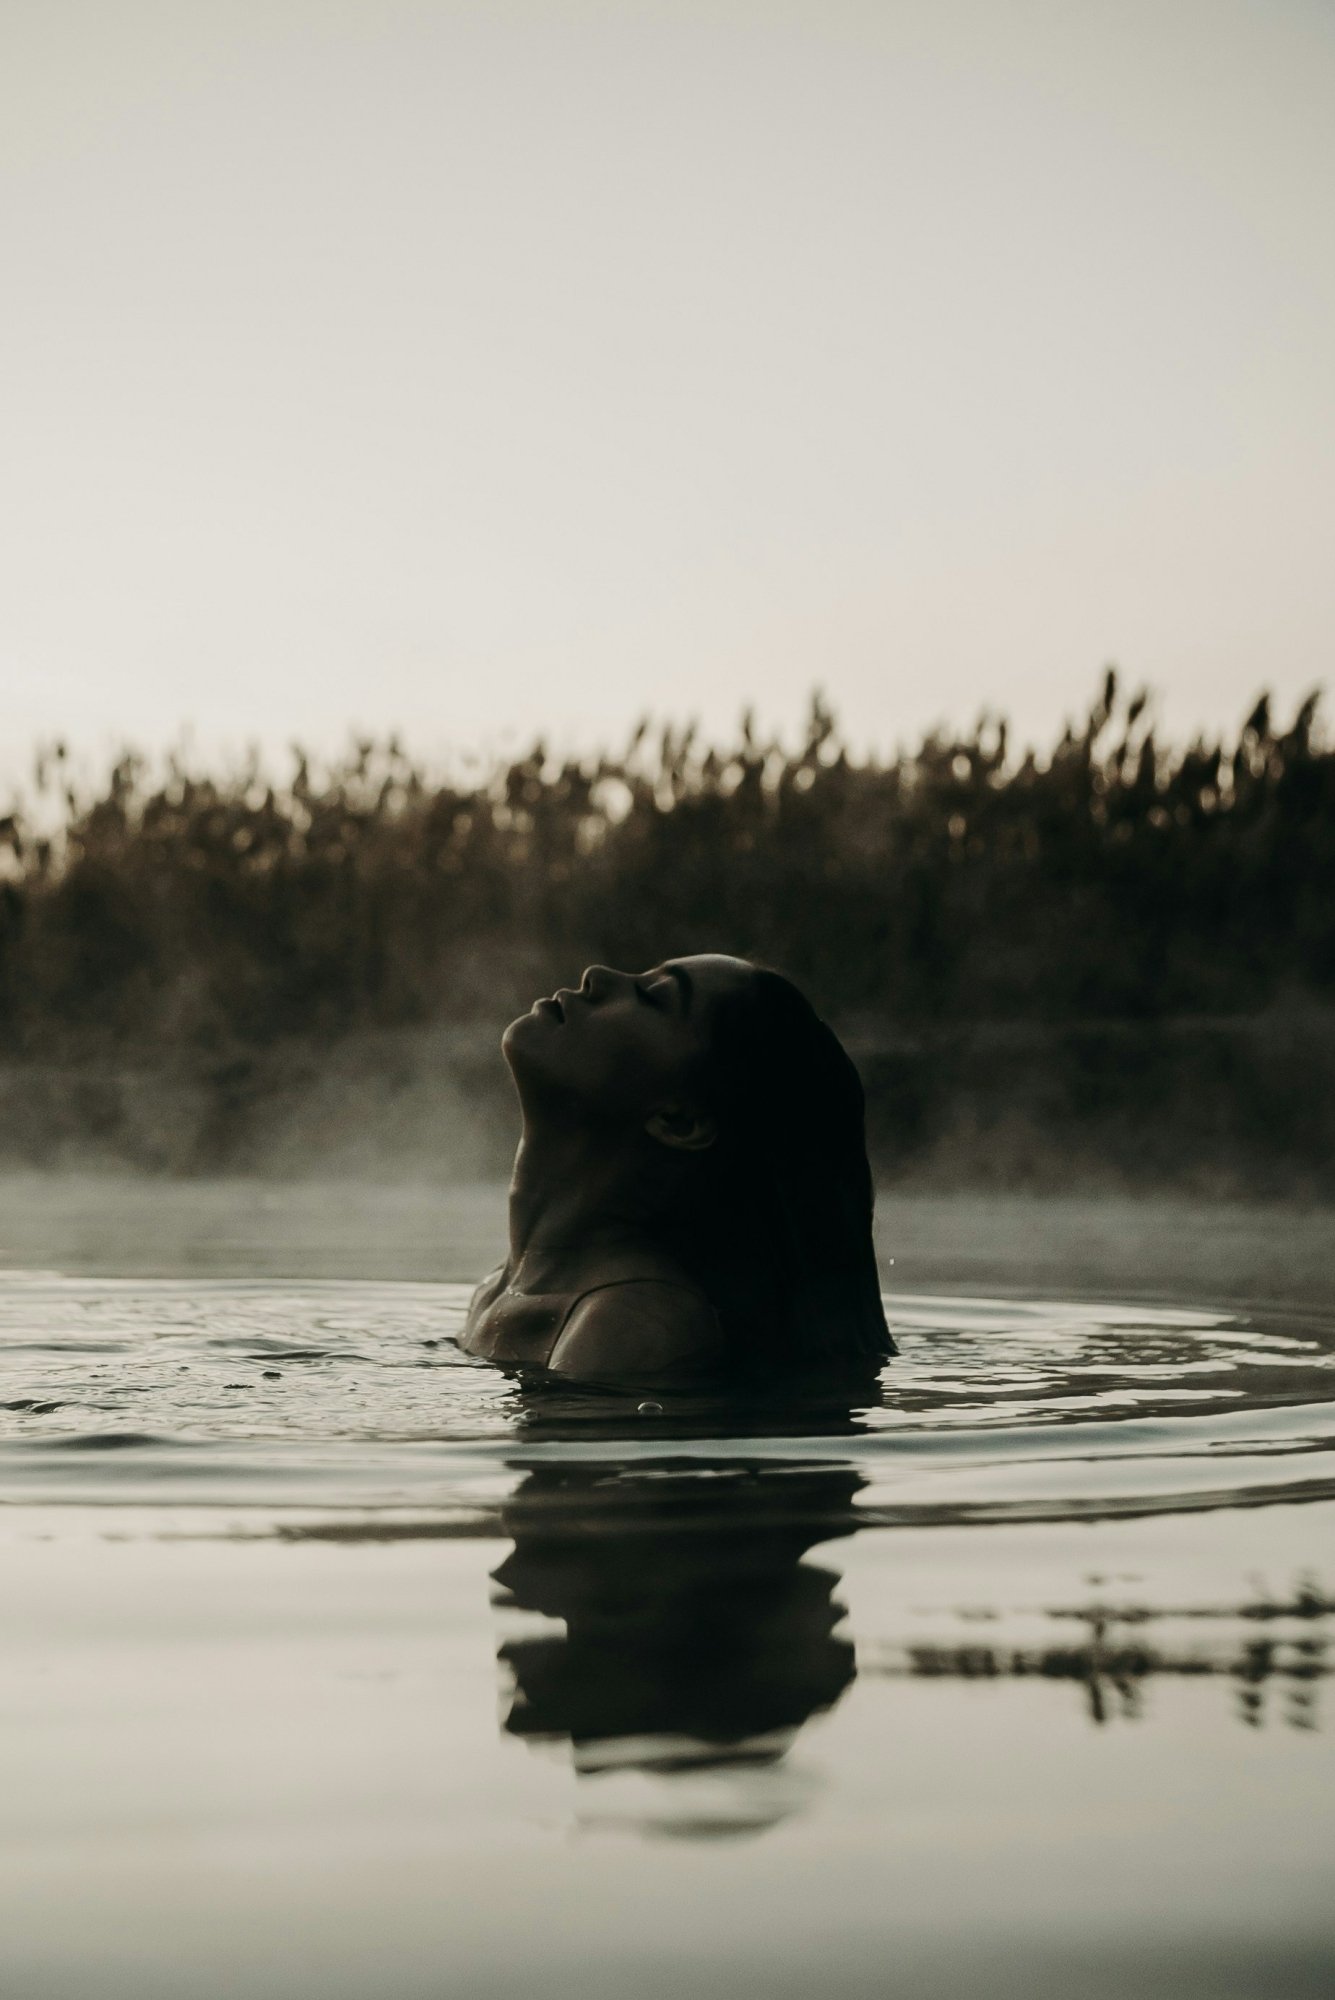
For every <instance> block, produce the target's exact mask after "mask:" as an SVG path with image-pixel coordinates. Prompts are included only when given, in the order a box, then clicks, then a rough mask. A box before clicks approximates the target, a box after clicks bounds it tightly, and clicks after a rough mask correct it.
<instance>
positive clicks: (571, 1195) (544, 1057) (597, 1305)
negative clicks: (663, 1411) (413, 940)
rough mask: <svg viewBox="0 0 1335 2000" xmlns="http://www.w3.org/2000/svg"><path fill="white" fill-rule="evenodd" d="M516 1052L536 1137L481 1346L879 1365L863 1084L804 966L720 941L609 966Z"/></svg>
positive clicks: (522, 1169) (468, 1332)
mask: <svg viewBox="0 0 1335 2000" xmlns="http://www.w3.org/2000/svg"><path fill="white" fill-rule="evenodd" d="M501 1046H502V1049H503V1051H504V1053H505V1057H506V1060H507V1061H508V1063H509V1065H510V1069H511V1072H512V1074H513V1076H514V1080H515V1085H516V1088H517V1090H518V1093H519V1101H520V1106H521V1109H522V1112H523V1135H522V1137H521V1139H520V1142H519V1151H518V1154H517V1156H516V1160H515V1170H514V1179H513V1181H512V1183H511V1188H510V1256H509V1258H508V1260H507V1262H506V1264H505V1265H504V1267H503V1268H502V1269H501V1270H500V1271H497V1272H495V1273H494V1274H493V1275H492V1276H491V1277H490V1278H488V1279H487V1280H485V1281H484V1283H483V1284H482V1285H481V1286H480V1287H479V1289H478V1291H477V1293H476V1294H475V1296H474V1299H473V1302H472V1305H471V1307H470V1309H469V1314H468V1321H467V1325H466V1328H465V1331H464V1334H463V1336H462V1344H463V1346H464V1347H465V1348H466V1349H467V1350H468V1351H469V1352H470V1353H472V1354H478V1355H482V1356H484V1357H486V1358H487V1359H488V1360H492V1361H496V1362H499V1363H502V1364H503V1365H509V1366H514V1367H537V1368H546V1369H549V1370H551V1371H552V1372H554V1373H555V1374H558V1375H561V1376H565V1377H569V1378H574V1379H577V1380H586V1381H595V1382H610V1383H618V1382H633V1381H640V1382H648V1381H674V1380H675V1381H679V1382H683V1383H686V1382H692V1381H699V1380H701V1379H704V1378H709V1377H714V1378H718V1377H720V1376H725V1375H729V1376H734V1377H735V1376H737V1375H741V1376H743V1377H750V1378H751V1379H752V1380H757V1381H767V1380H773V1379H774V1378H775V1377H779V1376H783V1375H785V1374H792V1373H794V1372H799V1373H806V1372H813V1371H824V1372H829V1371H831V1370H833V1371H837V1372H841V1373H842V1374H844V1375H845V1376H861V1377H862V1378H864V1379H868V1380H869V1379H870V1378H871V1377H872V1376H873V1375H874V1374H875V1371H876V1369H877V1368H878V1367H879V1366H880V1364H881V1362H882V1361H883V1360H884V1359H885V1357H886V1356H887V1355H889V1354H891V1353H893V1352H894V1346H893V1342H892V1341H891V1339H890V1335H889V1333H888V1331H887V1329H886V1324H885V1315H884V1313H883V1311H882V1309H881V1300H880V1291H879V1286H878V1283H877V1273H876V1259H875V1255H874V1252H873V1249H872V1236H871V1220H872V1185H871V1175H870V1172H869V1170H868V1167H867V1155H866V1146H865V1141H864V1136H863V1104H862V1087H861V1085H860V1083H859V1082H858V1077H857V1072H856V1070H855V1069H854V1068H853V1065H852V1063H851V1062H850V1060H849V1058H848V1056H847V1055H846V1054H845V1052H844V1050H843V1048H842V1047H841V1046H840V1043H839V1041H838V1039H837V1038H836V1036H835V1035H834V1034H833V1032H832V1031H831V1030H830V1029H829V1028H828V1027H827V1026H826V1025H825V1023H824V1022H823V1021H822V1020H820V1018H819V1017H818V1016H817V1014H816V1013H815V1012H814V1010H813V1009H812V1007H811V1006H810V1004H809V1002H808V1001H807V1000H806V999H805V998H804V997H803V996H802V994H801V993H799V992H798V990H797V988H796V987H795V986H793V985H792V984H791V983H790V981H788V980H787V979H784V978H783V977H782V976H781V975H780V974H778V973H776V972H770V971H765V970H762V969H760V968H758V967H756V966H753V965H750V964H748V963H747V962H746V961H745V960H743V959H737V958H723V957H716V956H708V957H699V958H680V959H669V960H666V961H665V962H664V963H663V964H662V965H660V966H659V967H657V968H656V969H655V970H654V971H652V972H647V973H642V974H640V975H638V976H633V975H632V974H630V973H626V972H613V971H611V970H610V969H609V968H608V967H606V966H600V965H595V966H591V967H590V968H589V970H588V971H587V972H586V973H585V974H584V977H583V979H582V981H581V982H580V984H579V986H578V988H576V989H574V990H571V989H569V988H563V989H562V990H561V991H560V992H558V993H557V994H556V996H555V998H553V999H550V1000H539V1001H538V1002H537V1003H536V1004H535V1006H534V1007H533V1009H532V1011H531V1012H530V1013H528V1014H525V1015H523V1016H521V1018H520V1019H519V1020H517V1021H514V1022H512V1023H511V1024H510V1026H509V1028H507V1030H506V1032H505V1036H504V1039H503V1041H502V1044H501Z"/></svg>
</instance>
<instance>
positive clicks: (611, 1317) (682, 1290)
mask: <svg viewBox="0 0 1335 2000" xmlns="http://www.w3.org/2000/svg"><path fill="white" fill-rule="evenodd" d="M722 1355H723V1333H722V1329H721V1327H720V1326H719V1320H718V1314H717V1313H716V1312H715V1311H714V1308H713V1307H712V1306H711V1305H710V1303H709V1301H708V1299H706V1298H705V1296H704V1294H703V1293H702V1292H699V1291H697V1290H696V1288H695V1287H694V1286H693V1285H691V1284H688V1283H686V1282H685V1280H680V1281H678V1280H673V1279H670V1278H659V1277H637V1278H622V1279H619V1280H613V1281H611V1282H610V1283H607V1284H604V1285H601V1286H599V1287H598V1288H597V1289H596V1290H594V1291H590V1292H589V1293H587V1294H586V1296H585V1297H584V1298H582V1299H581V1300H580V1301H579V1303H578V1305H576V1307H575V1308H574V1310H573V1311H572V1313H571V1315H570V1317H569V1319H568V1320H567V1321H566V1323H565V1326H564V1327H563V1329H562V1331H561V1335H560V1338H559V1339H558V1340H557V1342H556V1345H555V1346H554V1347H553V1349H552V1352H551V1355H550V1358H549V1360H548V1363H547V1366H548V1367H549V1368H550V1370H551V1371H552V1373H553V1374H555V1375H567V1376H570V1377H571V1378H572V1379H576V1380H584V1381H600V1382H610V1381H623V1380H627V1379H633V1380H636V1381H645V1380H651V1379H655V1378H657V1377H660V1376H664V1375H682V1374H692V1373H697V1372H700V1371H702V1370H707V1369H708V1368H710V1367H711V1366H712V1365H715V1364H717V1363H718V1362H719V1361H720V1360H721V1359H722Z"/></svg>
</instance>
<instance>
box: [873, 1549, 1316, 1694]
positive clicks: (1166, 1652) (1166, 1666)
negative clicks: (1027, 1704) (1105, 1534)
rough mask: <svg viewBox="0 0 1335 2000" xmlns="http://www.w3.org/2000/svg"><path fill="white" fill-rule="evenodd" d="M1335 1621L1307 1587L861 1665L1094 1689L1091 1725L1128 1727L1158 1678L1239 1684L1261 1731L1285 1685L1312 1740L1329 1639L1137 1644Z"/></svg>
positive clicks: (1097, 1610) (1110, 1612) (930, 1648)
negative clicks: (1180, 1626) (1259, 1624)
mask: <svg viewBox="0 0 1335 2000" xmlns="http://www.w3.org/2000/svg"><path fill="white" fill-rule="evenodd" d="M973 1615H975V1616H976V1615H977V1614H973ZM1332 1615H1335V1600H1332V1599H1331V1598H1329V1597H1327V1596H1325V1595H1324V1594H1323V1593H1322V1592H1321V1591H1320V1590H1318V1589H1317V1588H1316V1587H1315V1586H1314V1585H1313V1584H1311V1583H1307V1582H1304V1583H1302V1584H1300V1585H1299V1586H1298V1587H1297V1589H1296V1590H1295V1592H1294V1595H1293V1597H1292V1598H1291V1599H1289V1600H1273V1599H1266V1600H1264V1601H1262V1602H1259V1603H1251V1604H1241V1605H1235V1606H1204V1607H1203V1606H1199V1605H1197V1606H1190V1607H1186V1608H1178V1609H1165V1608H1154V1609H1151V1608H1149V1607H1147V1606H1140V1605H1130V1606H1123V1607H1117V1608H1114V1607H1111V1606H1108V1605H1101V1604H1089V1605H1082V1606H1074V1607H1060V1608H1052V1609H1049V1610H1048V1611H1047V1612H1045V1613H1044V1616H1045V1617H1048V1618H1052V1619H1065V1620H1072V1621H1074V1622H1076V1623H1078V1624H1081V1625H1083V1626H1084V1627H1085V1628H1086V1635H1087V1636H1086V1637H1085V1639H1084V1641H1083V1642H1082V1643H1076V1644H1064V1645H1046V1646H1044V1645H1039V1646H999V1645H980V1644H977V1643H973V1644H968V1645H951V1644H945V1645H937V1644H928V1645H923V1644H909V1645H905V1646H904V1647H902V1648H896V1649H892V1650H887V1651H885V1652H884V1653H883V1654H882V1655H881V1656H880V1658H879V1659H877V1658H875V1657H868V1652H867V1650H866V1649H863V1650H862V1651H861V1652H860V1656H859V1657H860V1666H861V1669H862V1671H863V1672H864V1673H869V1674H876V1675H879V1676H881V1677H882V1678H886V1679H938V1678H944V1679H951V1680H967V1681H987V1680H1026V1679H1042V1680H1052V1681H1076V1682H1079V1683H1080V1685H1081V1686H1082V1687H1083V1688H1084V1689H1085V1694H1086V1700H1087V1703H1088V1710H1089V1715H1090V1719H1091V1721H1093V1722H1097V1723H1103V1722H1107V1721H1109V1720H1110V1719H1111V1718H1112V1717H1113V1716H1114V1715H1120V1716H1122V1717H1124V1718H1126V1719H1134V1718H1136V1717H1137V1716H1139V1715H1140V1714H1141V1713H1142V1712H1143V1702H1142V1694H1143V1689H1144V1685H1145V1683H1146V1682H1147V1681H1149V1680H1151V1679H1154V1678H1156V1677H1160V1678H1162V1677H1176V1678H1182V1679H1195V1678H1210V1677H1214V1678H1223V1679H1227V1680H1231V1681H1233V1682H1234V1683H1236V1686H1237V1694H1238V1709H1237V1713H1238V1716H1239V1719H1240V1720H1241V1721H1243V1722H1244V1723H1246V1724H1247V1725H1248V1726H1249V1727H1252V1728H1257V1727H1259V1726H1260V1725H1261V1724H1262V1723H1263V1722H1264V1720H1265V1717H1266V1697H1267V1691H1268V1690H1269V1689H1270V1688H1271V1687H1272V1686H1274V1685H1277V1686H1279V1687H1282V1688H1283V1690H1284V1703H1283V1708H1282V1710H1281V1713H1282V1715H1283V1719H1284V1721H1285V1722H1286V1723H1287V1724H1288V1726H1289V1727H1290V1728H1293V1729H1303V1730H1311V1729H1316V1728H1317V1727H1318V1726H1319V1718H1318V1713H1317V1706H1316V1683H1317V1682H1319V1681H1321V1680H1325V1679H1327V1678H1329V1676H1330V1675H1331V1674H1332V1673H1335V1661H1332V1660H1331V1658H1330V1654H1329V1647H1328V1641H1327V1636H1326V1633H1325V1631H1324V1630H1322V1629H1316V1630H1312V1629H1308V1630H1299V1631H1297V1632H1280V1633H1275V1634H1272V1635H1269V1636H1266V1637H1264V1638H1243V1637H1234V1638H1233V1639H1231V1640H1230V1641H1228V1642H1225V1643H1223V1644H1215V1645H1210V1644H1209V1643H1208V1642H1207V1643H1203V1644H1200V1645H1197V1646H1194V1647H1190V1648H1188V1647H1178V1648H1174V1647H1172V1646H1168V1645H1155V1644H1152V1643H1151V1642H1150V1641H1149V1640H1148V1639H1142V1638H1138V1637H1132V1636H1131V1635H1132V1632H1133V1631H1134V1630H1135V1628H1137V1627H1143V1626H1146V1625H1150V1624H1154V1623H1156V1622H1159V1621H1164V1620H1173V1621H1180V1620H1190V1621H1204V1622H1206V1623H1210V1622H1223V1621H1227V1622H1229V1623H1236V1622H1239V1621H1247V1620H1251V1621H1264V1622H1271V1621H1282V1622H1292V1623H1295V1624H1297V1625H1298V1626H1299V1627H1303V1626H1306V1627H1308V1628H1311V1627H1313V1626H1315V1627H1317V1628H1320V1627H1321V1626H1322V1625H1323V1624H1324V1621H1325V1620H1326V1619H1327V1618H1329V1617H1331V1616H1332Z"/></svg>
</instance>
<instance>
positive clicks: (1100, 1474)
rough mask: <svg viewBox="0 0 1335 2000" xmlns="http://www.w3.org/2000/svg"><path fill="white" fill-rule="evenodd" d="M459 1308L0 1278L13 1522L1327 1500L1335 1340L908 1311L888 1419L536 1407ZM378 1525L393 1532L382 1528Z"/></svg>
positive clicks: (385, 1297) (0, 1427)
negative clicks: (750, 1497)
mask: <svg viewBox="0 0 1335 2000" xmlns="http://www.w3.org/2000/svg"><path fill="white" fill-rule="evenodd" d="M467 1298H468V1287H466V1286H462V1285H445V1284H404V1283H386V1282H377V1283H345V1282H318V1283H316V1282H303V1283H286V1284H280V1283H274V1282H267V1281H266V1282H253V1283H222V1282H216V1281H215V1282H190V1283H186V1282H182V1281H180V1280H160V1281H138V1280H106V1279H100V1280H91V1279H77V1280H76V1279H62V1278H55V1277H49V1276H45V1275H40V1274H34V1275H28V1276H7V1277H6V1278H4V1279H3V1281H0V1497H3V1498H4V1499H6V1500H9V1501H15V1500H23V1499H28V1498H33V1499H36V1498H41V1499H43V1500H48V1501H49V1500H53V1499H59V1500H63V1501H79V1500H88V1501H94V1500H100V1501H103V1502H106V1501H112V1500H118V1501H121V1502H129V1503H132V1504H144V1503H157V1502H171V1503H173V1504H178V1505H179V1504H182V1503H186V1504H190V1503H193V1504H199V1505H228V1506H242V1507H247V1506H259V1507H261V1508H264V1509H274V1508H277V1509H292V1508H296V1509H302V1508H306V1509H309V1508H312V1507H314V1508H316V1509H329V1508H337V1509H344V1510H346V1509H351V1510H353V1512H354V1514H355V1515H356V1516H357V1517H358V1518H360V1517H361V1516H362V1515H363V1514H366V1513H368V1512H369V1513H374V1514H375V1515H376V1516H377V1518H378V1519H381V1525H382V1527H386V1528H387V1527H388V1526H389V1525H390V1521H391V1519H393V1520H397V1521H399V1523H400V1525H405V1524H406V1525H411V1524H412V1522H413V1521H417V1522H419V1524H423V1523H433V1524H434V1525H435V1528H436V1529H437V1531H439V1532H451V1531H454V1532H478V1531H480V1530H481V1528H482V1527H483V1526H484V1525H485V1522H486V1521H487V1519H488V1518H490V1511H491V1510H493V1509H494V1507H495V1506H496V1505H497V1504H498V1501H499V1496H500V1495H501V1494H502V1493H503V1492H504V1491H505V1490H507V1488H508V1487H509V1486H510V1485H512V1484H513V1480H514V1477H515V1475H516V1473H517V1472H519V1471H522V1470H523V1469H524V1468H526V1467H528V1466H530V1465H534V1464H541V1463H543V1462H544V1461H548V1460H551V1461H556V1462H562V1461H573V1460H575V1459H578V1460H580V1461H581V1462H587V1461H589V1460H590V1459H592V1460H593V1461H595V1462H597V1463H603V1464H605V1465H606V1468H607V1473H608V1477H609V1478H613V1479H615V1478H624V1479H640V1478H643V1477H644V1476H646V1475H647V1474H648V1472H649V1471H650V1470H651V1469H652V1468H653V1467H655V1466H663V1467H667V1466H670V1467H671V1468H672V1469H673V1470H674V1471H675V1472H676V1473H678V1474H686V1475H695V1476H703V1475H704V1474H705V1473H706V1472H707V1471H708V1469H709V1468H710V1467H718V1466H725V1467H726V1466H734V1467H735V1466H738V1465H754V1466H763V1467H766V1468H775V1469H777V1468H780V1467H783V1466H789V1467H791V1468H793V1469H795V1470H796V1469H800V1468H801V1467H809V1466H812V1465H817V1464H822V1465H823V1464H830V1463H832V1462H838V1463H843V1464H847V1465H849V1466H850V1467H853V1468H855V1469H856V1471H857V1474H858V1479H859V1483H860V1493H859V1508H860V1511H861V1512H862V1513H863V1515H864V1517H869V1518H877V1517H879V1518H882V1519H887V1520H890V1519H897V1518H900V1517H901V1516H903V1517H911V1518H917V1519H947V1518H948V1519H952V1520H957V1521H958V1520H962V1519H993V1518H999V1517H1001V1516H1005V1517H1016V1516H1021V1517H1033V1516H1035V1515H1038V1516H1046V1515H1061V1514H1071V1515H1079V1514H1081V1513H1089V1512H1097V1513H1106V1512H1108V1511H1110V1510H1112V1511H1127V1510H1132V1511H1142V1510H1146V1509H1151V1510H1152V1509H1159V1508H1165V1507H1170V1508H1179V1507H1187V1508H1197V1507H1201V1506H1216V1505H1230V1504H1231V1505H1236V1504H1248V1503H1253V1502H1256V1501H1259V1500H1263V1499H1267V1498H1278V1497H1290V1498H1301V1497H1313V1496H1317V1495H1321V1496H1324V1495H1326V1494H1328V1493H1331V1492H1335V1404H1333V1403H1332V1389H1335V1325H1333V1324H1331V1323H1322V1322H1319V1321H1316V1320H1311V1319H1306V1320H1304V1319H1301V1318H1298V1317H1285V1316H1282V1315H1274V1314H1271V1315H1268V1316H1267V1317H1265V1318H1264V1319H1263V1320H1262V1319H1257V1318H1250V1317H1246V1316H1241V1315H1238V1314H1233V1313H1218V1312H1209V1311H1205V1310H1186V1309H1182V1308H1169V1307H1150V1306H1144V1305H1140V1304H1135V1305H1131V1304H1121V1303H1116V1302H1113V1303H1091V1302H1088V1301H1080V1302H1076V1301H1068V1302H1061V1301H1055V1302H1054V1301H1048V1300H1043V1301H1039V1300H1017V1299H982V1298H951V1297H941V1296H932V1297H923V1296H911V1295H896V1296H892V1297H890V1298H889V1299H888V1300H887V1310H888V1313H889V1316H890V1319H891V1323H892V1325H893V1326H894V1328H895V1331H896V1335H897V1338H898V1340H899V1343H900V1347H901V1350H902V1352H901V1354H900V1356H899V1358H898V1359H897V1360H896V1361H895V1362H893V1363H892V1364H891V1366H890V1367H889V1368H888V1369H887V1370H886V1372H885V1375H884V1378H883V1383H882V1389H881V1397H880V1401H879V1403H878V1404H876V1405H874V1406H870V1407H865V1406H864V1407H859V1408H856V1409H848V1408H840V1409H830V1408H798V1409H794V1408H792V1407H784V1406H779V1405H775V1406H773V1407H768V1408H764V1409H757V1408H755V1407H751V1408H750V1409H746V1410H743V1409H739V1408H737V1407H736V1406H734V1407H731V1408H725V1407H722V1406H720V1405H718V1404H707V1403H702V1402H687V1401H684V1400H683V1401H681V1402H678V1403H675V1404H673V1403H671V1402H669V1404H668V1406H667V1407H666V1408H664V1409H661V1410H660V1409H658V1408H654V1409H651V1410H641V1408H640V1407H639V1405H638V1403H637V1402H636V1401H635V1399H633V1398H622V1397H613V1396H593V1395H589V1394H587V1393H583V1394H580V1393H575V1392H564V1393H560V1394H556V1393H553V1392H552V1391H551V1390H547V1391H539V1390H534V1389H531V1388H526V1387H524V1386H523V1385H520V1384H517V1383H515V1382H513V1381H510V1380H508V1379H507V1378H505V1377H504V1376H502V1375H500V1374H499V1373H497V1372H496V1371H495V1370H493V1369H491V1368H487V1367H483V1366H479V1365H477V1364H476V1363H474V1362H472V1361H470V1360H469V1359H467V1358H466V1357H465V1356H463V1355H461V1354H460V1353H459V1351H458V1349H457V1348H456V1347H455V1345H454V1343H453V1335H454V1333H455V1332H456V1331H457V1329H458V1327H459V1325H460V1322H461V1318H462V1314H463V1311H464V1309H465V1306H466V1302H467ZM381 1517H383V1519H382V1518H381Z"/></svg>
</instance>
